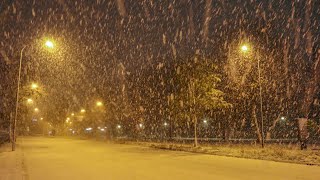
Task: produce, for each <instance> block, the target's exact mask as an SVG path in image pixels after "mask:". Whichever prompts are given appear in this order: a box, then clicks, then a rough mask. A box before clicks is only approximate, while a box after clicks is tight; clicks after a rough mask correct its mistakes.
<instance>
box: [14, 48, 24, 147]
mask: <svg viewBox="0 0 320 180" xmlns="http://www.w3.org/2000/svg"><path fill="white" fill-rule="evenodd" d="M25 48H26V46H24V47H23V48H22V49H21V51H20V61H19V73H18V88H17V94H16V110H15V115H14V120H13V123H12V137H11V143H12V151H14V150H15V149H16V126H17V117H18V109H19V91H20V80H21V64H22V54H23V51H24V49H25Z"/></svg>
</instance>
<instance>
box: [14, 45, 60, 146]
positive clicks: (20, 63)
mask: <svg viewBox="0 0 320 180" xmlns="http://www.w3.org/2000/svg"><path fill="white" fill-rule="evenodd" d="M45 45H46V47H48V48H53V47H54V45H53V43H52V42H51V41H47V42H46V43H45ZM26 47H27V46H24V47H23V48H22V49H21V51H20V60H19V71H18V83H17V84H18V85H17V94H16V109H15V115H14V121H13V123H12V151H14V150H15V149H16V126H17V117H18V109H19V91H20V81H21V65H22V55H23V51H24V49H25V48H26ZM35 85H36V84H35ZM35 85H33V86H32V85H31V88H33V89H34V88H37V87H38V86H37V85H36V86H35Z"/></svg>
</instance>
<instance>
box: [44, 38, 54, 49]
mask: <svg viewBox="0 0 320 180" xmlns="http://www.w3.org/2000/svg"><path fill="white" fill-rule="evenodd" d="M45 45H46V47H47V48H50V49H52V48H54V44H53V42H52V41H50V40H47V41H46V43H45Z"/></svg>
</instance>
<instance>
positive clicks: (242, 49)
mask: <svg viewBox="0 0 320 180" xmlns="http://www.w3.org/2000/svg"><path fill="white" fill-rule="evenodd" d="M248 50H249V48H248V46H247V45H242V46H241V51H242V52H247V51H248Z"/></svg>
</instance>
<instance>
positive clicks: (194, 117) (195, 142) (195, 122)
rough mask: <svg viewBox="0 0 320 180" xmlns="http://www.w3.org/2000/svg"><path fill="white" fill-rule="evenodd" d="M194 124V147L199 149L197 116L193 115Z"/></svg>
mask: <svg viewBox="0 0 320 180" xmlns="http://www.w3.org/2000/svg"><path fill="white" fill-rule="evenodd" d="M193 122H194V147H198V137H197V123H198V120H197V116H195V115H193Z"/></svg>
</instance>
